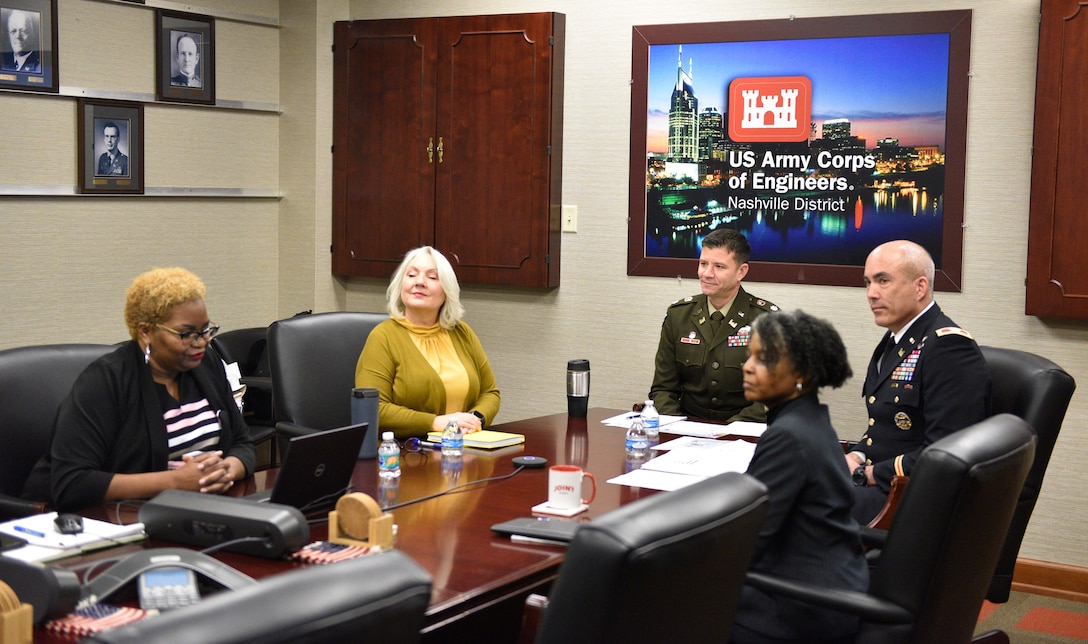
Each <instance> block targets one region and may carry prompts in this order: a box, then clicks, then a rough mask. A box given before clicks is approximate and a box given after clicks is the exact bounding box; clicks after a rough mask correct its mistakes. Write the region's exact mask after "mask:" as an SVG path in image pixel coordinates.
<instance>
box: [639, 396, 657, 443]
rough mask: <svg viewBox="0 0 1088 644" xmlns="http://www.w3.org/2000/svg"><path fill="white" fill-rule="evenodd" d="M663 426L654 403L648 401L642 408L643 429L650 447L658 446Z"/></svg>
mask: <svg viewBox="0 0 1088 644" xmlns="http://www.w3.org/2000/svg"><path fill="white" fill-rule="evenodd" d="M660 426H661V415H660V414H658V413H657V407H654V401H652V400H647V401H646V402H645V403H644V404H643V406H642V428H643V429H645V430H646V440H647V441H649V442H650V445H656V444H657V442H658V440H660V437H659V436H658V430H659V428H660Z"/></svg>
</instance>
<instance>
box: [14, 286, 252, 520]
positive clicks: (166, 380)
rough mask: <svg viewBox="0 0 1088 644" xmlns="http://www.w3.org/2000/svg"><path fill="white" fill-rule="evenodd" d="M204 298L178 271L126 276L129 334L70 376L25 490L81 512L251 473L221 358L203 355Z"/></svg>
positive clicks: (208, 333)
mask: <svg viewBox="0 0 1088 644" xmlns="http://www.w3.org/2000/svg"><path fill="white" fill-rule="evenodd" d="M205 294H206V289H205V286H204V283H203V282H202V281H201V280H200V278H199V277H197V276H196V275H194V274H193V273H191V272H189V271H188V270H185V269H183V268H156V269H153V270H151V271H149V272H147V273H144V274H143V275H140V276H139V277H137V278H136V279H135V280H134V281H133V282H132V285H131V286H129V288H128V293H127V295H126V301H125V323H126V325H127V326H128V331H129V335H130V336H131V337H132V340H130V341H129V342H126V343H125V344H123V345H121V346H120V347H119V348H118V349H117V350H116V351H113V352H112V353H109V354H106V355H105V356H103V357H101V358H99V359H98V360H96V361H95V362H93V363H91V365H90V366H88V367H87V369H86V370H85V371H84V372H83V373H82V374H80V375H79V377H78V378H77V379H76V381H75V384H74V385H73V387H72V392H71V393H70V394H69V395H68V397H67V398H66V399H65V400H64V401H63V402H62V403H61V405H60V408H59V410H58V411H57V418H56V421H55V423H54V436H53V445H52V448H51V450H50V452H49V453H48V454H46V456H45V457H44V458H43V459H42V461H40V462H39V463H38V464H37V466H36V467H35V469H34V472H33V473H32V474H31V476H30V479H29V481H28V483H27V489H26V493H25V494H24V496H26V497H28V498H32V499H37V500H46V499H49V500H51V502H52V504H53V506H54V507H55V508H56V509H58V510H60V511H69V510H79V509H82V508H86V507H91V506H98V505H102V503H103V502H106V501H116V500H123V499H143V498H148V497H151V496H154V495H155V494H158V493H159V492H161V491H163V490H166V489H183V490H192V491H199V492H204V493H212V494H215V493H222V492H226V491H227V490H229V489H230V488H231V487H232V486H233V485H234V482H235V481H237V480H239V479H242V478H245V477H246V476H248V475H249V473H250V472H252V471H253V467H254V463H255V458H256V452H255V450H254V447H253V441H252V440H251V439H250V437H249V429H248V428H247V427H246V424H245V422H244V421H243V420H242V415H241V412H240V411H239V409H238V406H237V405H236V404H235V402H234V395H233V393H232V391H231V388H230V385H229V384H228V382H227V377H226V372H225V370H224V367H223V363H222V361H221V360H220V359H219V358H218V357H217V356H214V353H213V354H212V355H211V356H208V355H206V354H207V349H208V347H209V344H210V340H211V338H212V336H214V335H215V334H216V332H217V331H219V327H218V326H215V325H214V324H213V323H212V322H211V321H210V320H209V319H208V312H207V309H206V308H205V305H204V297H205ZM205 358H207V359H205Z"/></svg>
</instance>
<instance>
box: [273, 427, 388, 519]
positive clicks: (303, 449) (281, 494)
mask: <svg viewBox="0 0 1088 644" xmlns="http://www.w3.org/2000/svg"><path fill="white" fill-rule="evenodd" d="M367 427H368V423H358V424H356V425H348V426H346V427H338V428H336V429H328V430H325V431H320V432H314V433H312V434H305V435H303V436H295V437H294V438H292V439H291V440H290V441H289V442H288V445H287V451H286V453H285V454H284V456H283V465H281V466H280V469H279V472H277V474H276V482H275V484H274V485H273V487H272V491H271V496H270V497H269V498H268V500H269V501H270V502H272V503H282V504H284V505H292V506H294V507H296V508H298V509H300V510H304V511H308V510H315V509H318V508H322V507H326V506H332V505H333V504H334V503H336V500H337V499H338V498H340V496H341V495H342V494H343V493H344V492H345V491H346V489H347V487H348V485H350V484H351V474H352V472H353V471H354V470H355V463H356V461H357V459H358V455H359V447H360V446H361V445H362V444H363V437H365V436H366V433H367ZM266 494H267V493H266ZM262 496H264V495H262ZM262 500H263V499H262Z"/></svg>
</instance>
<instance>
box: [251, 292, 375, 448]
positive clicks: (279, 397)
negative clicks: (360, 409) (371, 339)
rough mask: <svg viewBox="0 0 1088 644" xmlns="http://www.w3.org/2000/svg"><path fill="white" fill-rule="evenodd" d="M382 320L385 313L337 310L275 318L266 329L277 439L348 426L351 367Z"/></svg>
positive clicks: (352, 370)
mask: <svg viewBox="0 0 1088 644" xmlns="http://www.w3.org/2000/svg"><path fill="white" fill-rule="evenodd" d="M387 319H389V316H388V315H386V314H385V313H359V312H349V311H337V312H332V313H314V314H312V315H302V316H297V317H293V318H288V319H285V320H278V321H276V322H273V323H272V325H271V326H269V327H268V357H269V362H270V364H271V367H272V400H273V403H274V405H275V413H276V431H277V432H278V433H279V435H280V439H281V440H286V439H289V438H291V437H294V436H299V435H302V434H306V433H310V432H314V431H320V430H324V429H333V428H336V427H343V426H345V425H349V424H351V390H352V388H353V387H354V386H355V365H356V364H357V363H358V361H359V354H360V353H361V352H362V350H363V345H364V344H366V339H367V336H369V335H370V331H371V330H372V329H373V328H374V327H376V326H377V325H378V324H380V323H382V322H384V321H385V320H387ZM282 446H283V444H282V443H281V447H282Z"/></svg>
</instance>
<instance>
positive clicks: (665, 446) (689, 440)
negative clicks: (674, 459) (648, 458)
mask: <svg viewBox="0 0 1088 644" xmlns="http://www.w3.org/2000/svg"><path fill="white" fill-rule="evenodd" d="M721 444H722V442H721V441H720V440H717V439H715V438H699V437H698V436H681V437H679V438H674V439H672V440H671V441H665V442H664V443H658V444H657V445H653V446H651V447H650V449H652V450H656V451H659V452H667V451H669V450H670V449H680V448H681V447H695V448H701V449H717V447H718V446H719V445H721Z"/></svg>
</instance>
